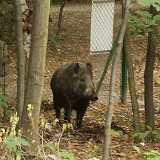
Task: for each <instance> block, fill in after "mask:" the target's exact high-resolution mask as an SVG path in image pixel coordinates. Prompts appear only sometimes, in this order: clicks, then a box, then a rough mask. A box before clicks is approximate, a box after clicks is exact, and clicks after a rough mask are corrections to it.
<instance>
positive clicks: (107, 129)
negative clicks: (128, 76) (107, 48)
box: [102, 2, 129, 160]
mask: <svg viewBox="0 0 160 160" xmlns="http://www.w3.org/2000/svg"><path fill="white" fill-rule="evenodd" d="M128 13H129V2H127V3H126V10H125V14H124V19H123V23H122V27H121V32H120V38H119V41H118V46H117V51H116V54H115V55H114V60H113V64H112V73H111V81H110V95H109V106H108V111H107V114H106V120H105V131H104V147H103V149H104V151H103V157H102V160H108V159H109V145H110V140H111V135H110V133H111V132H110V131H111V122H112V115H113V109H114V102H115V97H116V96H115V85H116V81H115V80H116V71H117V65H118V61H119V55H120V53H121V50H122V46H123V38H124V34H125V30H126V25H127V21H128Z"/></svg>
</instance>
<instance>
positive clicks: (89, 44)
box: [49, 0, 121, 102]
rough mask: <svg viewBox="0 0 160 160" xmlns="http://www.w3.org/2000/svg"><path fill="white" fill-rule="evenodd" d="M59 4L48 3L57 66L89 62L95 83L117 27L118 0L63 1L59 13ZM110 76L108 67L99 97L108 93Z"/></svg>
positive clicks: (52, 49) (103, 98) (115, 34)
mask: <svg viewBox="0 0 160 160" xmlns="http://www.w3.org/2000/svg"><path fill="white" fill-rule="evenodd" d="M62 5H64V1H62V2H61V3H56V2H53V5H52V7H51V13H50V18H51V21H50V32H49V33H50V35H49V48H51V50H50V52H51V53H52V54H54V55H57V56H58V57H59V58H58V61H59V64H58V66H60V65H62V64H65V63H69V62H73V61H79V62H84V63H85V62H91V63H92V65H93V73H94V81H95V84H96V86H97V84H98V82H99V80H100V77H101V74H102V72H103V69H104V67H105V63H106V61H107V58H108V55H109V54H108V51H109V50H110V49H111V47H112V43H113V41H114V39H115V37H116V36H117V33H118V31H119V26H120V24H121V4H120V3H119V2H118V3H117V2H116V4H115V2H114V0H111V1H109V2H108V1H106V0H104V1H97V0H94V1H93V2H92V1H86V0H78V1H77V0H71V1H70V2H65V5H64V7H63V12H62V13H61V14H60V11H62V8H61V7H62ZM60 16H61V18H60ZM59 20H61V22H60V23H59ZM112 25H113V26H112ZM57 32H59V33H58V34H57ZM113 33H114V34H113ZM97 53H98V54H97ZM99 53H105V54H99ZM56 63H57V62H56ZM54 66H56V64H55V65H54ZM58 66H57V67H58ZM55 68H56V67H55ZM50 70H51V68H50ZM51 76H52V75H50V77H51ZM109 77H110V71H109V72H108V74H107V75H106V80H105V81H104V83H103V85H102V88H101V91H102V92H100V100H105V99H106V96H107V95H106V94H108V88H109V87H108V86H109V84H108V83H109ZM117 84H118V83H117ZM117 87H118V86H117ZM105 101H106V102H107V100H105Z"/></svg>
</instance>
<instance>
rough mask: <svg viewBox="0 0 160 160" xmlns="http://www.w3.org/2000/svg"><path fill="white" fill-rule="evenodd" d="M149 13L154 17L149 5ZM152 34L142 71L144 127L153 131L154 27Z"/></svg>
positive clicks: (154, 13) (150, 34)
mask: <svg viewBox="0 0 160 160" xmlns="http://www.w3.org/2000/svg"><path fill="white" fill-rule="evenodd" d="M150 13H151V14H153V15H156V13H157V11H156V9H155V8H154V7H153V6H152V5H151V6H150ZM151 28H152V29H153V31H152V32H149V33H148V45H147V55H146V66H145V71H144V86H145V88H144V92H145V95H144V99H145V125H146V130H148V128H147V126H149V127H150V128H151V129H154V121H155V119H154V114H155V108H154V100H153V67H154V61H155V57H156V38H155V35H154V34H155V33H156V26H151Z"/></svg>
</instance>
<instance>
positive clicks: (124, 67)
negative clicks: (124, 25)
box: [121, 0, 127, 104]
mask: <svg viewBox="0 0 160 160" xmlns="http://www.w3.org/2000/svg"><path fill="white" fill-rule="evenodd" d="M125 6H126V0H122V18H123V17H124V13H125ZM125 38H126V37H124V42H123V48H122V80H121V81H122V85H121V103H123V104H127V61H126V53H125V51H126V50H125V47H126V41H125Z"/></svg>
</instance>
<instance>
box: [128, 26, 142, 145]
mask: <svg viewBox="0 0 160 160" xmlns="http://www.w3.org/2000/svg"><path fill="white" fill-rule="evenodd" d="M128 33H129V31H128V28H127V30H126V34H125V44H126V47H125V50H126V51H125V53H126V59H127V68H128V83H129V91H130V96H131V103H132V111H133V125H134V130H135V131H136V132H140V116H139V105H138V102H137V95H136V88H135V81H134V69H133V61H132V55H131V53H130V47H129V45H130V42H129V36H128ZM138 141H139V139H135V142H138Z"/></svg>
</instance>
